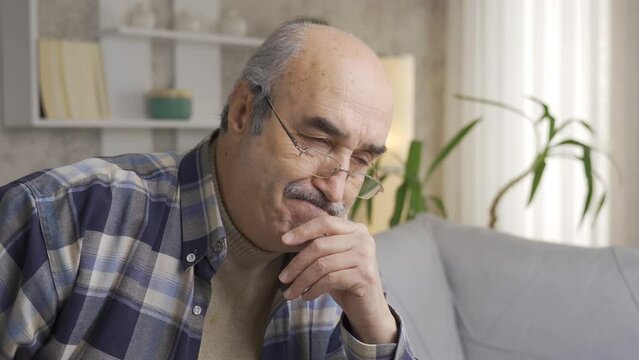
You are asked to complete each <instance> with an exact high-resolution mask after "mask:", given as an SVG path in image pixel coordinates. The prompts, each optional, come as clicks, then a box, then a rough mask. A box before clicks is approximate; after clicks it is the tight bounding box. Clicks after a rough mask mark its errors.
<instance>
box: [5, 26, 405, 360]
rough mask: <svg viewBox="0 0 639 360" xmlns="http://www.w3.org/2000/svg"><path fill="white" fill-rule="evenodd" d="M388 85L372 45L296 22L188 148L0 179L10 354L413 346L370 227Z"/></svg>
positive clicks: (363, 352) (189, 353)
mask: <svg viewBox="0 0 639 360" xmlns="http://www.w3.org/2000/svg"><path fill="white" fill-rule="evenodd" d="M391 111H392V94H391V91H390V87H389V84H388V80H387V78H386V77H385V75H384V71H383V69H382V66H381V64H380V62H379V60H378V58H377V57H376V55H375V54H374V53H373V52H372V51H371V50H370V49H369V48H368V47H367V46H366V45H364V44H363V43H362V42H360V41H359V40H357V39H356V38H354V37H353V36H351V35H348V34H346V33H344V32H342V31H340V30H337V29H335V28H332V27H329V26H325V25H320V24H314V23H309V22H305V21H292V22H288V23H285V24H283V25H282V26H280V27H279V28H278V29H277V30H276V31H275V32H274V33H273V34H272V35H271V36H270V37H269V38H268V39H267V40H266V41H265V42H264V44H263V45H262V46H261V47H260V48H259V49H258V50H257V51H256V53H255V54H254V55H253V56H252V57H251V58H250V60H249V61H248V63H247V65H246V67H245V69H244V72H243V74H242V76H241V78H240V79H239V80H238V81H237V83H236V85H235V87H234V89H233V91H232V93H231V94H230V95H229V97H228V100H227V104H226V106H225V108H224V111H223V113H222V123H221V128H220V129H219V130H217V131H215V132H214V133H213V134H212V136H211V137H210V138H208V139H206V140H205V141H203V142H202V143H200V144H199V145H198V146H197V147H196V148H195V149H193V150H192V151H190V152H189V153H187V154H186V155H184V156H181V157H180V156H177V155H175V154H173V153H161V154H137V155H136V154H133V155H123V156H118V157H112V158H94V159H88V160H84V161H81V162H78V163H76V164H72V165H68V166H64V167H60V168H56V169H52V170H47V171H43V172H38V173H34V174H32V175H29V176H26V177H24V178H22V179H20V180H17V181H15V182H13V183H10V184H8V185H6V186H4V187H2V188H0V274H1V278H0V358H14V357H15V358H30V357H36V358H43V359H44V358H46V359H53V358H65V359H66V358H74V359H75V358H83V359H84V358H86V359H125V358H126V359H173V358H176V359H196V358H199V359H213V358H216V359H231V358H232V359H235V358H238V359H257V358H260V357H261V358H263V359H285V358H288V359H310V358H312V359H325V358H355V359H369V358H370V359H374V358H384V359H387V358H398V359H399V358H401V359H404V358H411V357H412V355H411V351H410V349H409V346H408V343H407V338H406V334H405V332H404V330H403V328H402V323H401V320H400V318H399V316H398V315H397V314H396V313H394V312H393V310H392V309H391V308H390V307H389V306H388V304H387V303H386V300H385V298H384V294H383V291H382V284H381V280H380V277H379V274H378V268H377V263H376V259H375V244H374V241H373V239H372V237H371V236H370V235H369V234H368V231H367V230H366V227H364V226H363V225H361V224H356V223H353V222H351V221H348V220H347V219H346V210H347V209H348V208H349V207H350V205H351V204H352V203H353V201H354V200H355V198H356V197H358V196H359V197H363V198H369V197H371V196H374V195H375V194H376V193H377V192H378V191H379V190H380V189H381V184H380V183H379V181H378V179H377V178H376V177H375V176H374V175H372V176H369V175H368V174H367V171H368V170H369V169H370V167H371V163H372V161H373V160H374V159H375V158H376V157H377V156H379V155H380V154H381V153H383V152H384V150H385V147H384V142H385V139H386V136H387V133H388V130H389V127H390V119H391Z"/></svg>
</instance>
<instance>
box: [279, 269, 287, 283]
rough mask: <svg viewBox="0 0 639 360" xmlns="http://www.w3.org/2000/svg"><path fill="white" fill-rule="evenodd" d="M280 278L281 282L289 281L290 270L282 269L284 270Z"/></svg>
mask: <svg viewBox="0 0 639 360" xmlns="http://www.w3.org/2000/svg"><path fill="white" fill-rule="evenodd" d="M279 278H280V281H281V282H283V283H285V282H286V281H288V271H287V270H284V271H282V272H281V273H280V276H279Z"/></svg>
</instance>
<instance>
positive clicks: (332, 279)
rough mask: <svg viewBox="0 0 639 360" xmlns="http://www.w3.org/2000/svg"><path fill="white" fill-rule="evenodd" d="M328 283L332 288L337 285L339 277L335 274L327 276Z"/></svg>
mask: <svg viewBox="0 0 639 360" xmlns="http://www.w3.org/2000/svg"><path fill="white" fill-rule="evenodd" d="M326 283H327V284H329V285H331V286H334V285H336V284H337V276H336V275H335V273H328V274H326Z"/></svg>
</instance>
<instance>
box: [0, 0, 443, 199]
mask: <svg viewBox="0 0 639 360" xmlns="http://www.w3.org/2000/svg"><path fill="white" fill-rule="evenodd" d="M170 4H171V3H170V0H159V1H158V0H154V1H153V9H154V11H155V12H156V14H157V16H158V23H159V25H160V26H167V25H168V24H169V23H170V13H169V8H170ZM445 5H446V3H445V1H444V0H395V1H384V0H349V1H343V0H342V1H338V0H328V1H311V0H303V1H299V0H295V1H294V0H274V1H255V0H251V1H249V0H234V1H230V0H222V8H223V11H226V10H228V9H230V8H235V9H237V10H238V12H239V14H240V15H241V16H242V17H244V18H245V19H246V20H247V21H248V24H249V34H250V35H254V36H261V37H264V36H266V35H267V34H268V33H269V32H270V31H271V30H272V29H273V28H274V27H275V26H277V24H279V23H280V22H282V21H285V20H287V19H291V18H294V17H298V16H312V17H319V18H322V19H325V20H327V21H328V22H329V23H331V24H332V25H335V26H337V27H339V28H342V29H344V30H346V31H349V32H352V33H354V34H355V35H357V36H358V37H360V38H361V39H362V40H364V41H365V42H366V43H368V44H369V45H370V46H371V47H372V48H373V49H374V50H375V51H377V52H378V53H380V54H399V53H412V54H414V55H415V57H416V61H417V93H416V97H417V108H416V114H417V119H416V123H417V124H416V134H417V136H418V137H419V138H421V139H422V140H424V141H425V143H426V151H427V153H429V154H432V153H433V151H434V149H436V148H438V147H439V146H440V143H441V142H440V137H441V133H442V131H441V128H442V123H441V119H442V113H443V83H444V75H445V71H444V60H445V59H444V55H445V51H444V44H445V40H446V39H445V28H446V26H445V21H446V6H445ZM97 9H98V4H97V1H96V0H56V1H55V2H52V1H40V11H39V24H38V25H39V28H40V35H41V36H50V37H63V38H70V39H80V40H87V39H93V38H94V37H95V35H96V33H97V29H98V14H97ZM154 52H155V54H156V58H155V60H154V63H153V71H154V74H155V75H154V79H155V85H156V86H168V85H170V84H171V82H172V77H171V71H170V69H171V66H172V61H173V59H172V53H171V51H170V48H169V47H167V46H164V45H162V44H159V43H157V44H154ZM248 55H249V51H248V50H231V51H228V52H226V53H225V55H224V64H225V65H224V74H225V76H224V81H223V86H224V90H225V91H224V92H225V93H226V92H227V91H228V90H230V88H231V86H232V85H233V82H234V80H235V78H236V76H237V75H238V74H239V72H240V70H241V66H242V65H243V63H244V62H245V61H246V58H247V57H248ZM154 135H155V136H154V137H155V140H154V144H155V149H156V150H158V151H161V150H167V149H171V147H172V146H173V143H174V134H173V132H172V131H170V130H156V131H155V132H154ZM99 141H100V140H99V131H98V130H82V129H70V130H60V129H56V130H50V129H38V130H23V129H18V130H16V129H6V128H0V169H2V170H1V171H0V184H4V183H6V182H8V181H10V180H12V179H15V178H17V177H19V176H22V175H25V174H27V173H30V172H32V171H35V170H38V169H41V168H45V167H52V166H57V165H61V164H64V163H69V162H72V161H76V160H79V159H83V158H86V157H89V156H93V155H96V154H97V153H98V151H99ZM440 183H441V182H440V181H439V179H435V181H434V182H433V190H434V191H435V192H439V189H440Z"/></svg>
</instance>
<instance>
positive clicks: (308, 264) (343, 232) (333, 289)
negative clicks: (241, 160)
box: [279, 215, 397, 344]
mask: <svg viewBox="0 0 639 360" xmlns="http://www.w3.org/2000/svg"><path fill="white" fill-rule="evenodd" d="M282 241H283V242H284V243H285V244H286V245H289V246H299V245H302V244H304V243H307V244H306V247H305V248H304V249H303V250H302V251H300V253H299V254H297V255H296V256H295V257H294V258H293V259H292V260H291V262H290V263H289V264H288V266H286V268H285V269H284V270H283V271H282V272H281V273H280V276H279V278H280V280H281V281H282V282H283V283H285V284H288V283H290V284H291V285H290V287H289V288H288V290H287V291H286V292H285V293H284V297H286V298H287V299H289V300H291V299H295V298H297V297H299V296H302V298H303V299H305V300H312V299H315V298H317V297H318V296H320V295H322V294H325V293H327V292H329V293H330V294H331V296H332V297H333V299H334V300H335V302H337V304H338V305H339V306H340V307H341V308H342V310H344V313H345V314H346V316H347V317H348V321H349V323H350V324H351V327H352V330H353V331H354V332H355V334H357V337H358V338H359V339H360V340H361V341H362V342H365V343H368V344H382V343H393V342H396V340H397V324H396V322H395V318H394V317H393V315H392V314H391V312H390V309H389V308H388V304H387V303H386V299H385V298H384V293H383V290H382V281H381V279H380V277H379V271H378V267H377V259H376V257H375V240H374V239H373V237H372V236H371V235H370V234H369V233H368V229H367V228H366V227H365V226H364V225H362V224H358V223H354V222H351V221H348V220H346V219H342V218H338V217H334V216H328V215H326V216H321V217H317V218H314V219H312V220H310V221H308V222H307V223H305V224H302V225H300V226H298V227H297V228H295V229H292V230H290V231H289V232H287V233H286V234H284V235H283V236H282Z"/></svg>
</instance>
